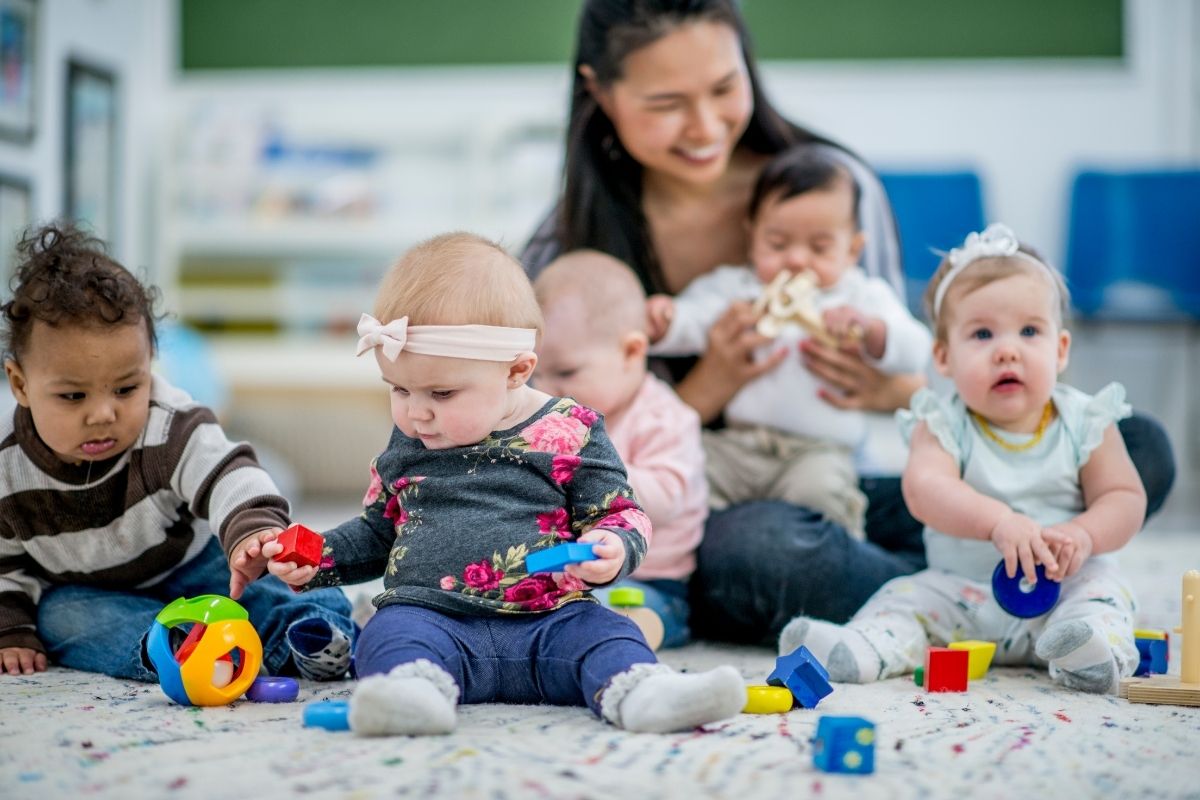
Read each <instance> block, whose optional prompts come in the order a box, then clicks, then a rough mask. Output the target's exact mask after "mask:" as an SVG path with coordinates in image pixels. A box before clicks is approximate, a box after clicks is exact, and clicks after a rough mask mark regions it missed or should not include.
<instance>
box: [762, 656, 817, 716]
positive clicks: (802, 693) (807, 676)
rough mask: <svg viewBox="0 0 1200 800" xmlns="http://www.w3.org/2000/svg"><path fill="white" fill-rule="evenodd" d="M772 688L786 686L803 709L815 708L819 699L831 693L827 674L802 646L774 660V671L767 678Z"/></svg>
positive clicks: (814, 657) (815, 658)
mask: <svg viewBox="0 0 1200 800" xmlns="http://www.w3.org/2000/svg"><path fill="white" fill-rule="evenodd" d="M767 683H769V684H771V685H772V686H786V687H787V688H788V689H789V690H790V691H791V693H792V696H794V697H795V698H796V702H797V703H799V704H800V705H801V706H803V707H804V708H816V707H817V703H819V702H821V698H822V697H825V695H827V694H829V693H830V692H832V691H833V686H832V685H831V684H830V683H829V672H828V671H827V670H826V669H825V666H824V665H823V664H822V663H821V662H820V661H817V657H816V656H814V655H813V654H812V652H811V651H809V649H808V648H807V647H805V646H804V645H800V646H799V647H797V648H796V649H795V650H793V651H792V652H790V653H788V654H787V655H786V656H779V657H778V658H776V659H775V669H774V670H772V671H771V674H770V675H768V676H767Z"/></svg>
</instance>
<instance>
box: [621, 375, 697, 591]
mask: <svg viewBox="0 0 1200 800" xmlns="http://www.w3.org/2000/svg"><path fill="white" fill-rule="evenodd" d="M605 425H606V426H607V428H608V436H609V438H610V439H611V440H612V443H613V445H614V446H615V447H616V448H617V453H618V454H619V455H620V456H621V459H622V460H623V461H624V462H625V468H626V470H628V472H629V485H630V486H632V487H633V491H634V494H635V495H636V496H637V500H638V503H639V504H640V505H641V506H642V509H643V510H644V511H645V512H646V516H648V517H649V518H650V522H651V524H653V526H654V538H653V539H652V540H651V543H650V549H649V550H648V551H647V552H646V558H645V560H644V561H642V564H641V566H640V567H638V569H637V571H636V572H634V573H633V575H632V576H631V577H633V578H638V579H647V578H670V579H673V580H687V578H688V577H689V576H690V575H691V574H692V572H693V570H695V568H696V547H697V545H699V544H700V538H701V536H703V534H704V520H705V519H706V518H707V517H708V485H707V483H706V482H705V477H704V450H703V448H702V447H701V444H700V417H699V415H697V414H696V412H695V411H694V410H693V409H692V407H691V406H689V405H687V404H686V403H684V402H683V401H682V400H680V399H679V396H678V395H677V394H675V392H674V390H672V389H671V387H670V386H668V385H667V384H666V383H664V382H663V381H661V380H659V379H658V378H656V377H654V376H653V375H649V374H648V375H646V380H645V381H643V382H642V386H641V388H640V389H638V392H637V394H636V395H635V396H634V399H633V401H632V402H631V403H630V404H629V405H628V406H627V407H626V408H625V409H624V410H622V411H619V412H617V413H616V414H613V415H611V416H610V417H608V418H607V419H606V420H605Z"/></svg>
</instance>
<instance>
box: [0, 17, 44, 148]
mask: <svg viewBox="0 0 1200 800" xmlns="http://www.w3.org/2000/svg"><path fill="white" fill-rule="evenodd" d="M36 32H37V2H36V0H0V138H3V139H8V140H10V141H16V142H28V141H30V140H32V139H33V128H34V97H35V86H34V63H35V59H34V44H35V42H36V41H37V36H36Z"/></svg>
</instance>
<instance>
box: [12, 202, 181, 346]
mask: <svg viewBox="0 0 1200 800" xmlns="http://www.w3.org/2000/svg"><path fill="white" fill-rule="evenodd" d="M9 288H10V289H11V290H12V293H13V297H12V299H11V300H9V301H8V302H7V303H5V304H4V305H3V306H0V311H3V313H4V321H5V323H6V327H7V330H6V331H5V337H4V346H5V351H6V352H7V353H10V354H11V355H12V356H14V357H17V358H18V359H19V358H20V356H21V354H22V353H23V352H25V350H26V348H28V346H29V337H30V335H31V333H32V331H33V324H34V322H35V321H37V320H41V321H42V322H44V323H46V324H47V325H52V326H54V327H60V326H63V325H78V326H82V327H108V326H114V325H130V324H135V323H136V322H137V321H138V320H139V319H141V320H145V322H146V331H147V333H148V334H149V336H150V347H151V351H153V350H154V349H155V348H156V347H157V344H158V337H157V334H156V332H155V330H154V322H155V315H154V305H155V303H156V302H157V301H158V296H159V292H158V290H157V289H155V288H154V287H146V286H143V285H142V283H141V282H140V281H138V279H137V278H135V277H134V276H133V275H132V274H131V273H130V272H129V270H127V269H125V267H123V266H121V265H120V264H118V263H117V262H116V261H114V260H113V259H112V258H110V257H109V256H108V254H107V253H106V252H105V248H104V243H103V242H101V241H100V240H99V239H97V238H95V237H93V236H90V235H89V234H87V233H86V232H85V231H83V230H81V229H80V228H79V227H77V226H76V225H74V224H73V223H70V222H58V223H52V224H50V225H46V226H44V227H42V228H39V229H36V230H34V229H30V230H27V231H26V232H25V235H24V236H22V238H21V242H20V244H18V245H17V268H16V272H15V274H14V275H13V278H12V280H11V281H10V287H9Z"/></svg>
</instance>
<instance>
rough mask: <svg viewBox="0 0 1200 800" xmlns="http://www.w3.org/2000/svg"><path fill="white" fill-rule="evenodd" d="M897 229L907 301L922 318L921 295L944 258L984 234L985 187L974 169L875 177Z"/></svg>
mask: <svg viewBox="0 0 1200 800" xmlns="http://www.w3.org/2000/svg"><path fill="white" fill-rule="evenodd" d="M879 178H880V180H881V181H883V188H884V189H886V190H887V195H888V200H890V201H891V204H892V210H893V211H894V213H895V215H896V225H897V227H898V228H899V229H900V252H901V255H902V257H903V258H904V276H905V300H906V301H907V303H908V307H909V309H911V310H912V312H913V313H914V314H916V315H917V316H918V317H921V316H922V309H921V295H922V294H923V293H924V292H925V285H926V284H927V283H929V279H930V278H931V277H933V273H934V272H936V271H937V268H938V264H940V263H941V260H942V253H945V252H948V251H949V250H950V248H952V247H955V246H957V245H959V244H962V241H963V239H965V238H966V236H967V234H968V233H970V232H972V231H978V230H983V227H984V220H985V217H984V213H983V186H982V183H981V181H980V180H979V175H978V174H976V173H975V171H974V170H957V171H949V172H927V171H926V172H901V171H884V172H880V173H879Z"/></svg>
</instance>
